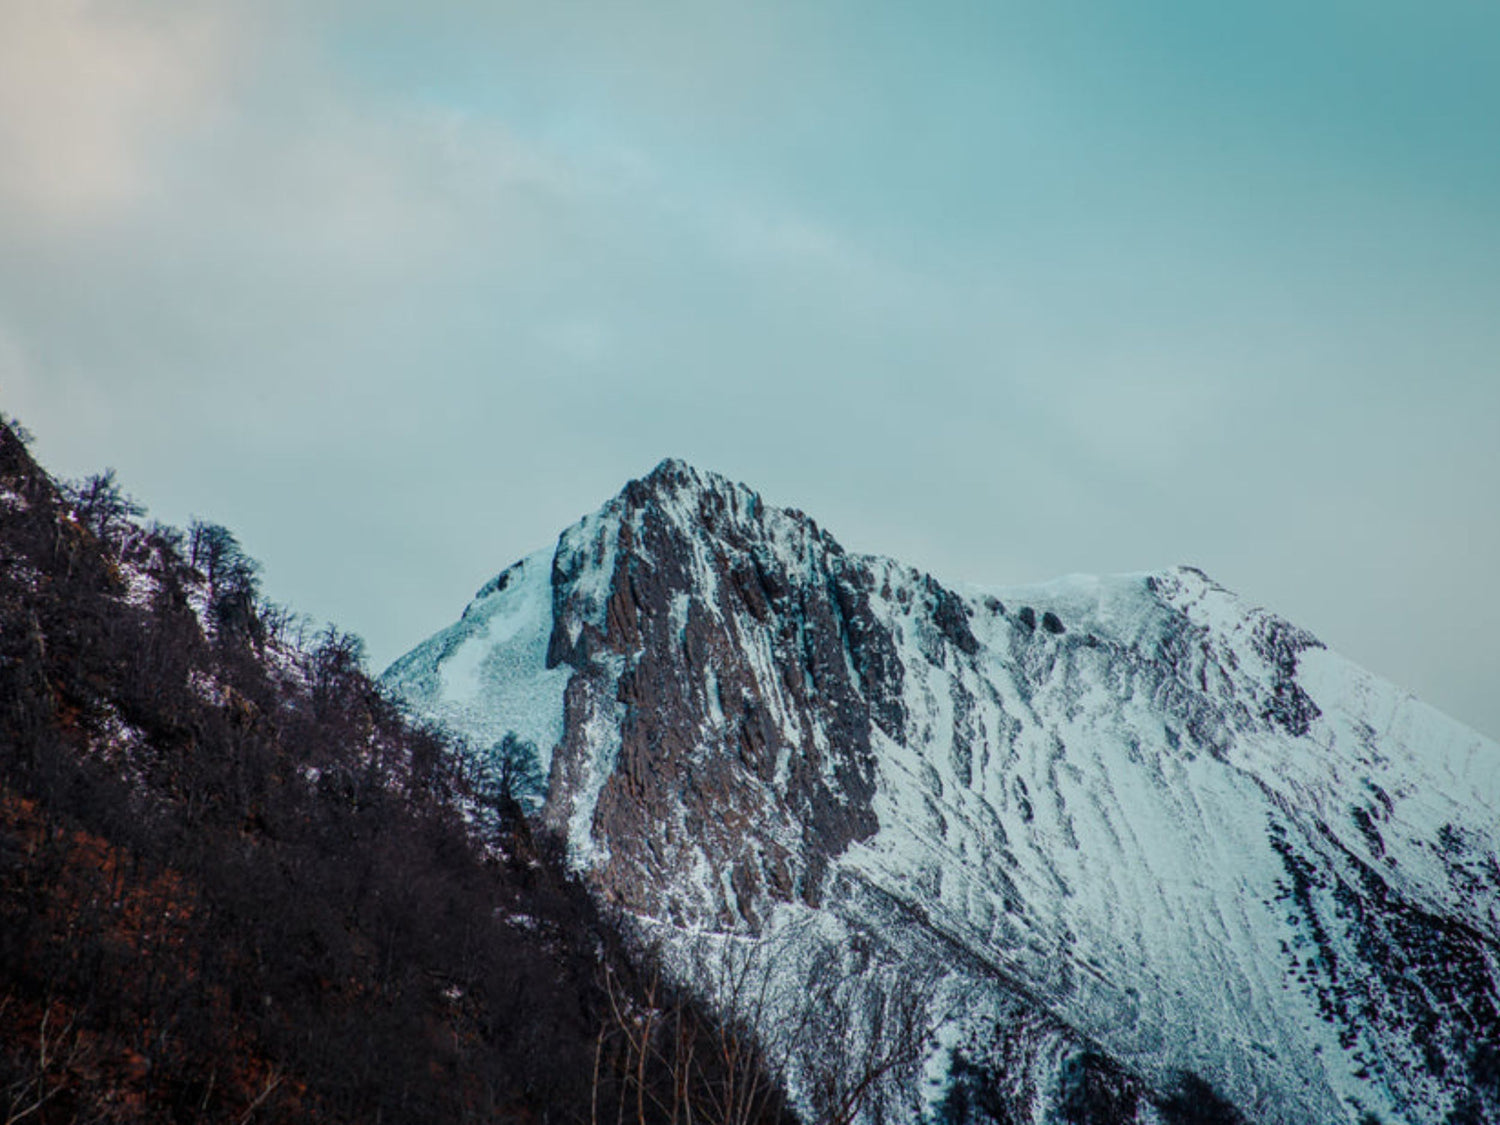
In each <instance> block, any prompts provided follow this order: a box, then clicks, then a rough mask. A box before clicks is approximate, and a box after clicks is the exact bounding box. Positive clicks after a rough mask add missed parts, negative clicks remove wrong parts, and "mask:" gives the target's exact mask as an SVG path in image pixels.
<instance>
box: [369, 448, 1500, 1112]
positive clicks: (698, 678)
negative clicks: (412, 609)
mask: <svg viewBox="0 0 1500 1125" xmlns="http://www.w3.org/2000/svg"><path fill="white" fill-rule="evenodd" d="M386 681H387V683H388V684H389V685H390V686H391V687H392V688H393V689H394V690H395V691H396V692H397V693H399V694H400V695H402V696H403V697H404V698H405V699H406V700H407V701H408V702H409V704H410V705H411V706H412V707H413V708H414V709H415V710H417V711H419V712H421V713H424V714H426V715H427V716H429V717H430V718H432V719H433V720H434V721H436V722H438V723H439V724H441V725H443V726H445V727H447V728H448V729H449V730H450V731H452V732H453V733H455V734H457V735H459V736H461V737H462V738H463V739H464V740H465V742H466V743H467V744H468V745H469V746H471V747H473V748H475V750H476V752H479V753H481V754H483V753H486V752H488V751H489V750H490V749H491V748H493V747H496V746H499V745H501V744H504V745H506V746H507V747H509V748H510V749H511V751H513V750H514V748H515V747H516V746H525V745H527V744H529V745H530V746H531V747H533V748H534V751H532V752H531V754H532V756H531V758H530V764H531V766H532V767H533V770H534V773H535V775H536V776H538V777H540V776H546V777H547V779H548V780H547V785H546V791H545V801H544V803H543V802H542V794H541V793H540V792H538V793H537V795H536V796H537V801H538V803H539V804H540V807H539V811H538V815H539V817H540V819H541V820H542V821H543V822H544V823H545V824H546V825H548V826H550V827H551V828H553V829H554V830H556V831H558V832H560V833H562V834H563V835H564V836H565V837H566V840H567V844H568V849H569V854H570V856H571V857H572V860H573V862H574V863H575V865H576V866H577V867H578V868H579V869H580V870H581V871H582V873H583V874H584V876H585V878H586V879H587V880H588V882H589V884H590V885H591V886H592V887H593V888H594V890H595V891H596V893H597V894H598V895H599V896H600V897H601V899H603V900H605V901H607V902H609V903H612V904H615V905H616V906H618V907H619V908H621V909H622V910H623V911H624V912H625V913H626V915H627V916H628V917H630V918H632V919H633V920H634V922H635V923H636V924H637V925H639V926H640V927H641V929H642V931H643V932H644V933H647V934H649V935H650V936H651V937H652V938H653V939H655V940H658V941H660V942H661V943H662V945H663V947H664V949H665V950H666V952H667V955H668V957H669V959H672V960H673V961H675V963H676V964H677V965H679V967H680V970H681V971H682V972H683V973H684V974H686V975H689V976H692V975H694V974H695V973H697V974H701V973H702V972H703V971H704V970H703V969H702V965H703V964H704V963H705V962H704V957H705V950H713V949H716V948H717V949H730V948H732V949H734V950H738V951H742V952H743V953H744V954H745V955H746V956H749V957H751V958H753V959H758V961H757V965H758V970H757V971H758V972H760V973H761V974H762V978H763V979H764V981H765V982H766V988H765V995H766V997H767V999H766V1002H765V1005H764V1011H763V1013H762V1018H763V1020H765V1021H767V1022H770V1021H780V1022H782V1023H785V1022H786V1021H788V1020H790V1019H792V1018H794V1016H795V1014H796V1013H797V1012H798V1011H799V1009H802V1008H806V1006H807V1005H809V1004H811V1003H813V1002H814V1001H813V1000H812V999H811V998H812V997H821V998H822V999H821V1000H820V1001H819V1002H820V1003H825V1004H826V1003H827V1002H828V999H829V997H830V996H832V995H834V993H836V994H837V999H838V1002H839V1003H843V1004H848V1005H853V1006H856V1007H857V1008H859V1009H860V1011H862V1012H863V1013H865V1016H864V1017H862V1018H864V1020H865V1022H864V1023H860V1021H859V1020H858V1019H856V1020H855V1021H854V1024H853V1025H852V1026H853V1027H854V1030H853V1031H852V1032H850V1034H852V1035H854V1036H856V1037H857V1036H858V1035H860V1034H865V1033H868V1032H869V1030H870V1028H871V1027H872V1026H873V1024H872V1023H871V1021H872V1020H874V1019H875V1015H876V1014H877V1013H879V1012H882V1011H886V1010H888V1009H889V1001H890V997H891V996H892V995H893V994H894V993H895V992H896V991H901V990H904V992H903V995H906V996H908V997H910V996H914V995H915V996H918V997H919V1000H920V1004H921V1007H922V1011H923V1019H924V1020H925V1023H926V1025H927V1026H928V1027H929V1028H930V1030H931V1032H932V1036H931V1040H930V1043H929V1046H928V1048H927V1050H926V1053H925V1056H924V1057H923V1059H922V1062H921V1066H920V1068H919V1069H920V1073H916V1072H903V1073H902V1074H901V1075H899V1076H897V1075H895V1072H893V1076H892V1077H891V1079H890V1081H889V1082H888V1083H887V1089H886V1091H885V1099H886V1112H887V1116H888V1117H891V1116H892V1115H894V1119H896V1120H918V1119H922V1118H927V1119H946V1120H968V1121H983V1120H994V1121H1008V1122H1022V1121H1026V1122H1031V1121H1036V1122H1041V1121H1054V1120H1056V1121H1121V1122H1123V1121H1139V1122H1147V1121H1173V1120H1189V1119H1190V1118H1185V1117H1181V1116H1180V1113H1181V1110H1180V1107H1181V1106H1182V1105H1185V1104H1187V1102H1189V1101H1193V1100H1195V1099H1196V1100H1197V1101H1199V1102H1203V1103H1213V1104H1215V1105H1217V1106H1218V1107H1219V1108H1218V1109H1217V1110H1216V1112H1218V1113H1219V1114H1220V1118H1219V1119H1222V1120H1240V1119H1243V1120H1247V1121H1263V1122H1282V1123H1287V1125H1292V1123H1304V1122H1330V1123H1332V1122H1352V1123H1365V1122H1367V1121H1369V1120H1371V1119H1373V1120H1377V1121H1380V1122H1385V1123H1387V1125H1389V1123H1391V1122H1412V1123H1417V1122H1422V1123H1426V1122H1434V1123H1435V1122H1444V1121H1455V1122H1458V1121H1476V1122H1477V1121H1487V1120H1500V994H1497V981H1500V859H1497V856H1500V746H1496V744H1494V743H1493V742H1490V741H1488V740H1486V739H1484V738H1482V737H1481V736H1479V735H1477V734H1475V733H1474V732H1472V731H1469V730H1467V729H1465V728H1463V727H1462V726H1460V725H1459V724H1457V723H1454V722H1453V721H1451V720H1449V719H1447V718H1445V717H1444V716H1442V715H1441V714H1439V713H1437V712H1435V711H1433V710H1432V709H1430V708H1428V707H1425V706H1424V705H1422V704H1421V703H1418V702H1417V701H1415V700H1413V699H1412V698H1411V697H1410V696H1408V695H1406V694H1405V693H1403V692H1401V691H1399V690H1397V689H1396V688H1394V687H1392V686H1391V685H1389V684H1386V683H1384V682H1382V681H1380V680H1378V679H1376V678H1374V677H1373V676H1370V675H1368V674H1367V673H1365V672H1363V671H1361V670H1360V669H1358V668H1356V667H1354V666H1352V665H1350V664H1349V663H1348V662H1347V661H1344V660H1342V659H1341V658H1339V657H1338V656H1336V655H1334V654H1333V653H1331V652H1329V651H1328V650H1327V649H1325V648H1324V647H1323V646H1322V645H1321V644H1320V643H1319V642H1318V641H1317V640H1316V639H1314V638H1313V637H1311V636H1310V635H1308V634H1307V633H1305V632H1303V631H1301V630H1299V629H1296V628H1295V627H1294V626H1291V625H1289V624H1288V623H1286V622H1284V621H1282V620H1280V619H1278V618H1276V617H1274V616H1272V615H1270V614H1268V613H1266V612H1264V611H1262V610H1259V609H1255V608H1252V607H1249V606H1247V605H1245V604H1244V603H1242V602H1241V601H1240V600H1239V599H1238V598H1236V597H1235V596H1234V595H1232V594H1230V593H1229V592H1228V591H1226V590H1224V589H1222V588H1221V587H1219V586H1217V585H1215V584H1214V583H1213V582H1212V581H1211V580H1209V579H1208V578H1207V577H1205V576H1204V575H1202V574H1201V573H1199V572H1197V571H1194V570H1189V569H1180V570H1174V571H1168V572H1164V573H1159V574H1152V575H1135V576H1125V577H1117V578H1069V579H1063V580H1060V581H1057V582H1054V583H1050V584H1046V585H1043V586H1037V587H1032V588H1024V589H1022V588H1017V589H998V588H997V589H982V588H948V587H944V586H942V585H940V584H939V583H938V582H936V581H935V580H934V579H932V578H931V577H929V576H927V575H924V574H921V573H918V572H916V571H914V570H911V569H909V568H907V567H903V566H901V565H899V564H897V563H895V562H893V561H890V560H887V559H882V558H876V557H864V556H854V555H850V554H847V553H846V552H844V551H843V550H842V548H840V547H839V545H838V544H837V543H836V542H835V541H834V540H833V539H832V538H831V537H830V536H829V535H828V534H827V533H826V532H824V531H822V530H820V529H819V528H818V526H817V525H816V524H815V523H814V522H813V521H812V520H810V519H808V518H807V517H805V516H803V515H802V514H801V513H799V512H795V511H791V510H781V509H776V508H772V507H769V506H767V505H765V504H763V503H762V502H761V501H760V499H759V497H758V496H757V495H756V494H755V493H753V492H752V491H750V490H749V489H747V488H744V487H743V486H740V485H736V484H732V483H731V482H729V481H726V480H724V479H722V478H720V477H716V476H713V475H711V474H705V473H700V472H698V471H696V470H694V469H692V468H690V467H688V466H685V465H683V464H681V463H678V462H671V461H669V462H664V463H663V464H662V465H661V466H659V467H658V468H657V469H656V470H655V471H654V472H653V473H652V474H651V475H650V476H648V477H647V478H645V479H644V480H641V481H634V482H632V483H631V484H629V485H628V486H627V487H626V488H625V490H624V491H623V492H622V493H621V494H620V495H619V496H617V497H616V498H615V499H613V500H612V501H610V502H609V503H608V504H607V505H605V507H604V508H603V509H601V510H600V511H599V512H598V513H596V514H595V515H592V516H590V517H588V518H586V519H584V520H583V521H581V522H580V523H578V524H577V525H575V526H574V527H572V528H570V529H568V530H567V531H565V532H564V533H563V535H562V537H561V539H560V540H559V543H558V545H557V548H556V550H555V551H548V552H541V553H539V554H537V555H533V556H531V557H530V558H528V559H526V560H525V561H523V562H522V563H518V564H517V565H516V566H515V567H512V568H511V569H510V570H509V571H506V572H505V574H503V575H502V576H501V577H500V578H499V579H497V580H496V581H495V582H493V583H491V584H490V585H489V586H487V587H486V588H485V589H484V590H483V591H481V592H480V594H479V596H478V597H477V598H476V600H475V601H474V603H473V604H471V605H470V607H469V608H468V609H467V610H466V611H465V613H464V616H463V618H462V619H461V620H460V621H459V622H458V623H457V624H456V625H454V626H452V627H450V628H448V629H446V630H444V631H443V632H441V633H438V634H437V635H436V636H434V637H433V638H432V639H431V640H430V641H428V642H427V643H425V644H424V645H422V646H421V647H419V648H418V649H417V650H415V651H414V652H413V653H411V654H410V655H408V656H407V657H404V658H403V659H402V660H400V661H398V662H397V663H396V664H395V665H393V666H392V668H391V669H390V671H389V672H388V673H387V674H386ZM507 735H511V736H512V737H511V738H510V739H509V740H507V739H506V736H507ZM695 966H696V967H695ZM830 966H836V968H837V973H838V975H839V977H840V980H839V983H838V985H837V987H836V988H835V989H833V990H832V991H831V992H830V990H829V988H828V987H827V985H826V981H825V982H824V983H823V984H820V982H819V981H818V980H817V979H814V978H815V977H817V976H818V975H819V974H821V975H822V976H823V977H825V978H826V976H827V974H828V973H829V972H830V971H831V970H830ZM914 989H915V991H913V990H914ZM882 1005H884V1007H882ZM861 1027H863V1028H864V1032H861V1031H860V1030H859V1029H860V1028H861ZM799 1065H800V1064H798V1063H797V1062H796V1061H795V1060H792V1061H790V1062H789V1063H788V1081H789V1083H790V1084H791V1086H792V1088H793V1090H794V1092H798V1093H799V1096H803V1097H806V1096H807V1092H806V1091H805V1090H803V1091H798V1083H799V1078H800V1077H801V1075H802V1072H801V1071H800V1070H799ZM1231 1107H1233V1108H1231ZM1234 1114H1238V1115H1239V1117H1238V1118H1236V1117H1235V1116H1234Z"/></svg>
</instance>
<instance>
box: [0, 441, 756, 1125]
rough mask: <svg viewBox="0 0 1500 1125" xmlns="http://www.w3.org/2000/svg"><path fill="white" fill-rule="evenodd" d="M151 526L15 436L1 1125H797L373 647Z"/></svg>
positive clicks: (8, 546) (194, 537)
mask: <svg viewBox="0 0 1500 1125" xmlns="http://www.w3.org/2000/svg"><path fill="white" fill-rule="evenodd" d="M139 515H140V509H139V507H138V506H135V505H133V504H132V503H131V502H130V501H129V498H128V497H125V496H124V494H123V493H121V492H120V491H119V489H118V486H117V485H116V484H115V483H114V481H113V478H112V476H109V475H106V476H103V477H96V478H92V479H91V480H90V481H89V482H86V483H85V484H84V485H82V486H77V487H73V488H71V489H64V488H60V487H59V486H58V485H57V484H56V483H55V482H54V481H53V480H52V479H51V478H50V477H48V476H47V474H46V473H45V472H44V471H42V470H41V469H40V468H39V467H38V466H37V465H36V464H35V462H34V461H33V460H32V458H31V456H30V454H29V453H28V451H27V449H26V448H25V446H24V444H23V443H22V441H20V440H19V439H18V437H17V436H16V434H15V432H13V430H12V429H11V428H10V427H9V426H6V425H3V424H0V1115H3V1117H0V1120H3V1121H4V1122H6V1125H13V1123H17V1122H21V1121H27V1122H35V1123H37V1125H43V1123H47V1125H52V1123H62V1122H84V1121H90V1122H92V1121H101V1122H105V1121H122V1122H123V1121H182V1122H188V1121H192V1122H200V1121H202V1122H220V1121H223V1122H238V1123H241V1125H244V1123H247V1122H250V1121H252V1120H260V1121H349V1122H353V1121H361V1122H382V1121H383V1122H391V1123H420V1122H427V1121H432V1122H438V1121H442V1122H460V1121H589V1120H608V1121H616V1120H631V1121H667V1120H677V1119H679V1118H680V1119H683V1120H686V1119H688V1117H689V1115H688V1114H687V1106H688V1104H689V1103H690V1102H691V1103H692V1104H693V1105H694V1107H695V1109H696V1111H697V1112H696V1113H694V1114H693V1115H692V1116H693V1117H695V1118H696V1119H697V1120H729V1119H731V1118H733V1119H736V1120H744V1121H750V1120H775V1119H776V1118H777V1116H778V1112H779V1111H778V1110H777V1109H776V1106H775V1099H774V1098H765V1099H764V1100H765V1101H766V1105H765V1106H764V1107H762V1108H759V1109H757V1107H756V1106H751V1105H749V1104H745V1103H743V1102H742V1103H741V1104H740V1106H739V1108H740V1110H742V1111H744V1112H742V1113H740V1114H739V1115H738V1116H736V1115H735V1114H733V1113H730V1112H728V1109H729V1107H727V1106H726V1105H725V1100H726V1098H729V1097H731V1096H732V1093H731V1083H733V1084H734V1088H736V1089H738V1090H740V1091H745V1090H747V1089H752V1090H756V1091H760V1092H761V1093H764V1091H765V1090H766V1083H765V1081H764V1076H763V1075H762V1074H760V1073H759V1072H756V1073H755V1075H754V1077H755V1078H757V1079H758V1080H757V1081H752V1082H747V1081H746V1073H747V1068H749V1069H750V1070H753V1068H754V1064H753V1063H750V1062H748V1061H747V1058H746V1056H745V1055H744V1054H743V1052H742V1051H740V1050H739V1049H738V1048H739V1041H737V1040H735V1039H734V1037H733V1036H732V1035H731V1034H730V1033H729V1031H728V1030H726V1029H723V1028H715V1027H713V1026H711V1025H710V1024H709V1023H708V1021H706V1020H705V1019H704V1018H703V1017H702V1016H701V1015H700V1014H698V1013H696V1012H695V1011H693V1010H692V1009H691V1008H690V1007H689V1006H688V1005H687V1004H686V1003H685V1002H680V1001H678V1000H675V999H670V998H669V999H668V1000H665V1001H664V1000H662V999H661V996H662V991H661V990H660V989H655V988H649V987H648V981H647V980H646V978H645V977H644V976H643V975H642V974H641V973H640V972H638V971H636V970H634V969H632V967H631V965H630V963H629V961H628V959H627V958H626V957H625V955H624V949H623V946H622V943H621V941H620V940H619V939H618V937H617V936H616V935H615V932H614V930H613V929H612V928H611V927H610V926H609V925H608V924H607V923H606V921H605V920H603V919H601V918H600V917H599V916H598V915H597V914H596V913H595V912H594V911H593V909H592V908H591V907H590V905H589V903H588V900H587V899H586V897H585V896H584V895H583V894H582V892H581V891H580V890H579V889H578V887H577V886H576V885H575V884H574V883H573V882H572V881H571V880H570V879H568V878H567V877H566V876H565V875H564V874H563V871H562V867H561V865H560V863H559V862H558V860H557V857H556V855H555V849H553V848H552V847H550V846H549V845H548V844H547V843H546V842H545V841H540V840H537V839H536V838H534V837H533V836H532V835H531V833H530V832H529V830H528V828H527V826H526V825H525V823H524V822H523V821H522V820H521V819H520V817H519V814H518V813H517V811H516V810H515V807H514V805H513V804H512V803H511V802H509V801H508V799H507V797H506V796H505V795H504V794H497V793H486V792H483V791H480V790H479V789H478V788H477V787H476V786H475V785H474V784H471V782H470V780H469V779H468V778H467V777H466V776H465V774H464V772H463V770H462V769H461V768H460V767H459V766H458V765H457V764H456V763H457V761H458V759H457V758H456V756H455V755H453V754H451V753H450V752H449V749H448V747H446V746H445V745H444V744H443V743H442V742H441V741H440V740H439V739H438V738H437V737H435V736H434V735H432V734H431V733H429V732H426V731H422V730H418V729H414V728H413V727H411V726H410V725H409V724H408V723H407V722H406V721H405V720H404V719H403V718H402V716H401V715H400V714H399V713H398V712H397V710H396V709H395V708H394V707H392V706H391V705H390V704H389V703H387V702H386V701H385V699H384V698H383V697H382V696H381V695H380V693H379V692H378V691H377V690H376V689H375V687H374V685H373V684H372V683H371V681H370V680H369V679H368V678H367V676H366V675H365V672H364V671H363V668H362V663H361V658H360V657H361V654H360V646H359V644H358V642H357V640H356V639H354V638H351V637H349V636H347V635H344V634H340V633H338V632H336V631H331V630H330V631H325V632H323V633H322V634H320V635H319V636H318V637H317V638H316V639H315V640H314V641H312V642H309V643H293V642H292V641H291V640H290V639H289V635H290V633H291V632H292V630H291V629H290V628H289V620H290V619H289V617H288V615H287V614H285V613H284V612H283V611H281V610H279V609H278V608H277V607H275V606H272V605H270V604H268V603H266V602H265V601H264V600H263V599H262V598H261V597H260V595H259V593H258V587H257V584H256V567H255V564H254V563H253V561H251V560H249V559H248V557H247V556H245V555H244V554H243V552H241V551H239V548H238V544H237V543H236V542H235V541H234V538H233V536H232V535H230V534H229V533H228V532H227V531H225V530H224V529H223V528H217V527H215V526H213V525H195V526H194V528H193V529H192V531H191V534H188V535H184V534H182V533H180V532H175V531H174V530H173V529H170V528H163V527H158V526H155V525H151V526H149V527H147V526H143V525H142V524H140V523H139V522H138V520H137V517H138V516H139ZM606 981H609V982H618V983H610V984H609V985H608V986H606ZM648 995H651V996H654V997H655V998H656V999H655V1002H654V1003H647V1002H646V1000H645V999H644V997H646V996H648ZM647 1017H649V1018H647ZM726 1044H727V1045H730V1047H731V1048H732V1049H728V1050H726ZM643 1059H644V1061H643ZM716 1106H717V1109H716V1108H715V1107H716Z"/></svg>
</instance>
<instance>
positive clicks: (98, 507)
mask: <svg viewBox="0 0 1500 1125" xmlns="http://www.w3.org/2000/svg"><path fill="white" fill-rule="evenodd" d="M63 494H64V496H65V497H66V498H67V500H68V502H69V503H70V504H71V505H72V507H73V513H74V515H76V516H77V517H78V522H79V523H81V524H83V526H84V527H86V528H88V529H89V530H90V531H92V532H93V533H94V534H95V535H97V536H98V537H99V538H100V540H102V541H103V542H105V543H109V544H114V543H115V542H116V540H117V538H118V537H119V534H120V532H121V531H122V530H123V529H124V528H125V527H126V526H127V525H128V524H129V522H130V521H131V520H132V519H134V518H135V517H136V516H140V515H144V514H145V511H146V509H145V506H144V505H142V504H140V503H138V502H137V501H136V500H135V499H134V498H133V497H131V496H130V495H129V494H128V493H126V491H125V490H124V489H123V488H121V487H120V482H119V481H118V480H116V479H115V471H114V470H113V469H105V470H104V471H103V472H102V473H94V474H93V475H92V476H88V477H84V478H83V480H81V481H76V482H70V483H67V484H65V485H64V486H63Z"/></svg>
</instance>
